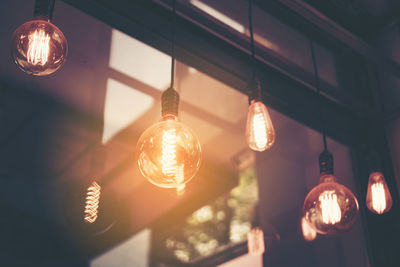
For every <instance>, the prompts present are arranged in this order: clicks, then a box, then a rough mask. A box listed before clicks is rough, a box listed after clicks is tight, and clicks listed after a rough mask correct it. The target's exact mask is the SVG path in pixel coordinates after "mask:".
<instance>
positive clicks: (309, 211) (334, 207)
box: [303, 174, 358, 235]
mask: <svg viewBox="0 0 400 267" xmlns="http://www.w3.org/2000/svg"><path fill="white" fill-rule="evenodd" d="M303 212H304V218H305V219H306V220H307V222H308V223H309V224H310V225H311V226H312V227H313V228H314V229H315V230H316V231H317V232H318V233H320V234H328V235H335V234H338V233H340V232H342V231H346V230H348V229H350V227H351V226H352V225H353V224H354V222H355V221H356V219H357V215H358V201H357V199H356V197H355V196H354V194H353V193H352V192H351V191H350V190H349V189H348V188H347V187H345V186H344V185H341V184H338V183H337V182H336V178H335V177H334V176H333V175H331V174H322V175H321V177H320V183H319V185H317V186H316V187H314V188H313V189H312V190H311V191H310V192H309V193H308V195H307V197H306V199H305V200H304V206H303Z"/></svg>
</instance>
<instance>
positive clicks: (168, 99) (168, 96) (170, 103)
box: [161, 0, 179, 116]
mask: <svg viewBox="0 0 400 267" xmlns="http://www.w3.org/2000/svg"><path fill="white" fill-rule="evenodd" d="M175 28H176V0H173V1H172V30H171V31H172V47H171V84H170V87H169V88H168V89H167V90H165V91H164V92H163V93H162V95H161V114H162V116H166V115H174V116H177V115H178V107H179V94H178V92H177V91H176V90H175V89H174V85H175Z"/></svg>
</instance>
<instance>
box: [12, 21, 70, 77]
mask: <svg viewBox="0 0 400 267" xmlns="http://www.w3.org/2000/svg"><path fill="white" fill-rule="evenodd" d="M67 50H68V45H67V41H66V39H65V37H64V34H63V33H62V32H61V31H60V29H58V28H57V27H56V26H55V25H54V24H52V23H51V22H49V21H47V20H44V19H37V20H32V21H29V22H26V23H24V24H23V25H21V26H20V27H19V28H18V29H16V30H15V32H14V34H13V36H12V38H11V54H12V57H13V59H14V62H15V64H16V65H17V66H18V67H19V68H20V69H21V70H23V71H24V72H26V73H28V74H31V75H36V76H43V75H49V74H51V73H53V72H55V71H56V70H58V69H59V68H60V67H61V66H62V65H63V64H64V62H65V60H66V57H67Z"/></svg>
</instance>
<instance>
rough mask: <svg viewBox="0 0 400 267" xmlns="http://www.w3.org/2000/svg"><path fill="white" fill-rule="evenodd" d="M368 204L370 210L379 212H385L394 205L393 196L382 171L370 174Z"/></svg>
mask: <svg viewBox="0 0 400 267" xmlns="http://www.w3.org/2000/svg"><path fill="white" fill-rule="evenodd" d="M366 204H367V207H368V209H369V210H370V211H372V212H374V213H377V214H383V213H385V212H387V211H389V210H390V209H391V207H392V196H391V195H390V191H389V188H388V186H387V184H386V181H385V178H384V177H383V174H382V173H380V172H373V173H371V175H370V176H369V182H368V191H367V199H366Z"/></svg>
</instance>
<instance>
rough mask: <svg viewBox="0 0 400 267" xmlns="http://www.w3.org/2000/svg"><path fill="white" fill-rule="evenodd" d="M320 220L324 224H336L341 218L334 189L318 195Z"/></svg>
mask: <svg viewBox="0 0 400 267" xmlns="http://www.w3.org/2000/svg"><path fill="white" fill-rule="evenodd" d="M319 202H320V205H321V206H320V207H321V213H322V221H323V222H324V223H326V224H336V223H338V222H340V220H341V218H342V214H341V210H340V206H339V203H338V199H337V195H336V194H335V191H324V192H322V193H321V195H320V196H319Z"/></svg>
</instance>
